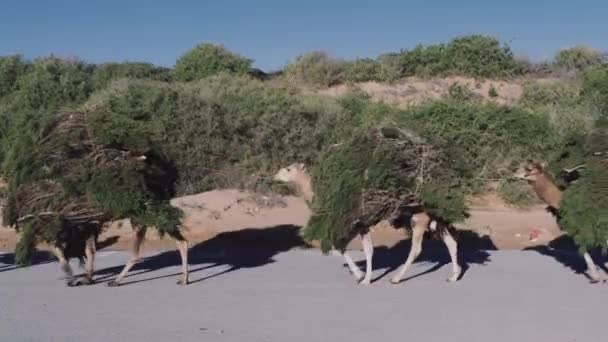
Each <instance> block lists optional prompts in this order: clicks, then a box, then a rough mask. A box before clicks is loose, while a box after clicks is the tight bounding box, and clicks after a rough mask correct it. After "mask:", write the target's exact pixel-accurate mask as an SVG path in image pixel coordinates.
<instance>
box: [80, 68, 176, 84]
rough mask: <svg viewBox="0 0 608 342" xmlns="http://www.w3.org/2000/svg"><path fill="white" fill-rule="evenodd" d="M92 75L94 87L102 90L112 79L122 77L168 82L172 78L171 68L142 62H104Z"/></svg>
mask: <svg viewBox="0 0 608 342" xmlns="http://www.w3.org/2000/svg"><path fill="white" fill-rule="evenodd" d="M91 77H92V80H91V82H92V83H93V88H94V89H95V90H101V89H103V88H105V87H106V86H107V85H108V84H109V83H110V82H111V81H113V80H116V79H120V78H136V79H150V80H155V81H165V82H168V81H170V80H171V70H170V69H168V68H162V67H157V66H154V65H153V64H151V63H142V62H126V63H103V64H100V65H98V66H96V67H95V71H94V72H93V74H92V76H91Z"/></svg>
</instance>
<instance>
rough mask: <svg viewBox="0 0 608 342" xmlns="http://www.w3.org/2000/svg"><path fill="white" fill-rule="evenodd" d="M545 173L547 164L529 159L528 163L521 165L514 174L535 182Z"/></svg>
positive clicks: (516, 176)
mask: <svg viewBox="0 0 608 342" xmlns="http://www.w3.org/2000/svg"><path fill="white" fill-rule="evenodd" d="M544 174H545V165H544V164H541V163H537V162H534V161H532V160H528V161H527V162H526V163H524V164H523V165H521V166H520V167H519V169H518V170H517V171H516V172H515V174H514V175H513V177H514V178H517V179H524V180H527V181H528V182H530V183H534V182H536V181H537V180H539V179H540V177H541V176H542V175H544Z"/></svg>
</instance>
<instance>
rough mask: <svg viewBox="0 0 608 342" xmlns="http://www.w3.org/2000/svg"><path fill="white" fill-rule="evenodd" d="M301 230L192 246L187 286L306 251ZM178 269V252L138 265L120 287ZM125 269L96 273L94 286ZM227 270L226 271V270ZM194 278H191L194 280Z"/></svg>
mask: <svg viewBox="0 0 608 342" xmlns="http://www.w3.org/2000/svg"><path fill="white" fill-rule="evenodd" d="M299 229H300V227H298V226H294V225H281V226H276V227H271V228H260V229H258V228H248V229H243V230H239V231H234V232H225V233H220V234H218V235H217V236H215V237H214V238H212V239H210V240H207V241H204V242H201V243H199V244H197V245H195V246H192V247H191V248H190V250H189V252H188V263H189V266H190V284H193V283H197V282H200V281H204V280H207V279H210V278H214V277H217V276H220V275H223V274H227V273H230V272H233V271H236V270H239V269H243V268H255V267H260V266H264V265H267V264H270V263H273V262H274V259H273V257H274V256H275V255H277V254H279V253H281V252H285V251H288V250H290V249H292V248H295V247H307V245H306V244H305V243H304V241H303V240H302V239H301V238H300V235H299ZM179 265H181V259H180V257H179V254H178V252H177V251H166V252H162V253H159V254H156V255H153V256H150V257H146V258H143V259H142V260H141V261H140V262H138V263H137V264H136V265H135V266H134V267H133V269H131V272H130V273H129V275H128V276H127V277H126V278H125V279H126V281H123V282H122V285H128V284H135V283H140V282H145V281H149V280H155V279H161V278H169V277H177V276H178V275H180V274H181V273H172V274H168V275H162V276H156V277H151V278H145V279H140V280H133V281H128V279H129V278H128V277H130V276H134V275H141V274H145V273H149V272H154V271H157V270H160V269H163V268H166V267H172V266H179ZM123 266H124V265H119V266H114V267H109V268H105V269H101V270H98V271H96V272H95V274H96V275H97V276H98V277H97V279H95V282H102V281H108V280H111V279H113V278H114V277H115V276H116V275H117V274H118V273H119V272H120V271H121V270H122V268H123ZM225 266H227V268H225ZM217 267H222V268H224V269H223V270H222V271H219V272H216V273H214V274H212V275H208V276H205V277H202V278H196V276H195V275H196V273H198V272H200V271H203V270H206V269H211V268H217ZM193 276H194V277H193Z"/></svg>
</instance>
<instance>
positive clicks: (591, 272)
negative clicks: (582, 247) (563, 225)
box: [514, 161, 606, 283]
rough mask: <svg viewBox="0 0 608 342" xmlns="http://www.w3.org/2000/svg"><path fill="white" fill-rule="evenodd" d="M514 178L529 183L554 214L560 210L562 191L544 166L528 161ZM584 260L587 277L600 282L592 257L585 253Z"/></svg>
mask: <svg viewBox="0 0 608 342" xmlns="http://www.w3.org/2000/svg"><path fill="white" fill-rule="evenodd" d="M579 167H580V166H579ZM579 167H577V168H579ZM577 168H573V169H570V170H565V171H566V172H567V173H572V172H574V171H576V170H577ZM514 177H515V178H516V179H522V180H526V181H528V183H529V184H530V185H531V186H532V188H533V189H534V192H535V193H536V195H537V196H538V197H539V198H540V199H541V200H542V201H543V202H545V203H546V204H547V205H548V206H549V209H550V210H551V211H552V212H553V213H554V214H555V213H556V212H557V211H558V210H559V208H560V202H561V199H562V191H561V190H560V188H559V187H558V186H557V184H556V183H555V179H554V178H553V177H552V176H551V175H550V174H549V172H548V171H547V170H546V169H545V166H544V165H543V164H540V163H536V162H533V161H528V162H527V163H526V164H525V165H523V166H522V167H520V168H519V170H518V171H517V172H516V173H515V174H514ZM583 258H584V259H585V263H586V265H587V275H588V276H589V278H590V280H591V283H598V282H600V280H602V278H601V277H600V275H599V273H598V270H597V266H596V265H595V263H594V262H593V258H591V255H590V254H589V253H588V252H585V253H583ZM604 281H606V279H604Z"/></svg>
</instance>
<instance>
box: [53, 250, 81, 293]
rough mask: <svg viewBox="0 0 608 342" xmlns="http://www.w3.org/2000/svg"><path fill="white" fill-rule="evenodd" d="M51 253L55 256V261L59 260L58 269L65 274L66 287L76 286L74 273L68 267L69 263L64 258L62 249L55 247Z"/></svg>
mask: <svg viewBox="0 0 608 342" xmlns="http://www.w3.org/2000/svg"><path fill="white" fill-rule="evenodd" d="M53 253H54V254H55V256H56V257H57V259H58V260H59V267H60V268H61V270H62V271H63V273H64V274H65V279H66V285H67V286H75V285H77V284H76V278H75V277H74V272H72V268H71V267H70V263H69V262H68V260H67V259H66V258H65V253H64V252H63V249H62V248H61V247H59V246H55V248H54V249H53Z"/></svg>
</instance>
